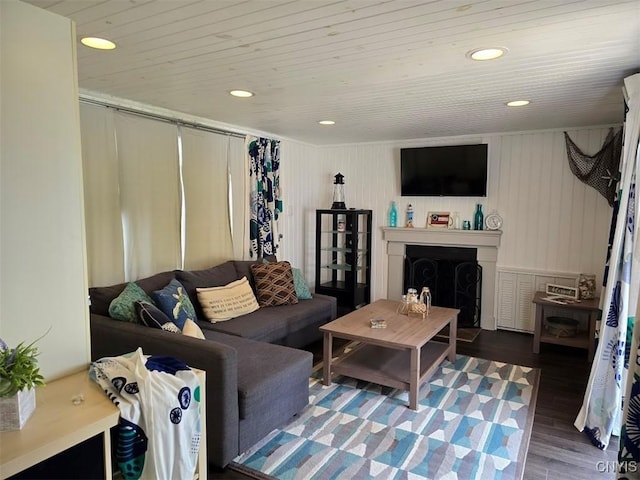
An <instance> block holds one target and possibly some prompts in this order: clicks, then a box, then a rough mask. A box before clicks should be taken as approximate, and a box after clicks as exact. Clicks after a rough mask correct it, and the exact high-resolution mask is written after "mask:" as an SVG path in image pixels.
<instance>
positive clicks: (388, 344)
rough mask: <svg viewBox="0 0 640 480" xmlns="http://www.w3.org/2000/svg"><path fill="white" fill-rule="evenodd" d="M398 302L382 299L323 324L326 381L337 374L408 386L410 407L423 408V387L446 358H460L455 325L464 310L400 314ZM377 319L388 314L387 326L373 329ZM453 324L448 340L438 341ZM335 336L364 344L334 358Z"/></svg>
mask: <svg viewBox="0 0 640 480" xmlns="http://www.w3.org/2000/svg"><path fill="white" fill-rule="evenodd" d="M398 303H399V302H395V301H392V300H377V301H376V302H374V303H372V304H369V305H365V306H364V307H362V308H360V309H358V310H355V311H353V312H351V313H349V314H347V315H345V316H343V317H340V318H338V319H337V320H334V321H333V322H330V323H327V324H326V325H323V326H322V327H320V330H321V331H322V332H324V358H323V360H324V363H323V370H322V373H323V383H324V384H325V385H331V375H332V374H342V375H346V376H348V377H353V378H358V379H360V380H365V381H367V382H373V383H377V384H380V385H386V386H389V387H393V388H402V389H404V390H409V407H410V408H411V409H413V410H417V409H418V390H419V388H420V385H421V383H422V382H424V381H425V380H426V379H427V378H429V377H430V376H431V374H432V373H433V371H434V370H435V369H436V367H437V366H438V365H439V364H440V362H442V361H443V360H444V359H445V358H446V357H448V358H449V361H451V362H454V361H455V359H456V327H457V324H458V313H460V310H458V309H454V308H444V307H431V310H430V312H429V315H428V316H427V317H425V318H424V319H422V318H420V317H409V316H407V315H401V314H399V313H396V309H397V308H398ZM372 318H384V319H385V320H386V322H387V328H379V329H378V328H371V326H370V323H369V321H370V320H371V319H372ZM447 325H448V326H449V332H450V336H449V343H448V344H447V343H441V342H436V341H433V340H432V339H433V337H435V336H436V335H437V334H438V333H439V332H440V331H441V330H442V329H443V328H444V327H446V326H447ZM333 337H336V338H343V339H347V340H355V341H358V342H359V345H357V346H356V347H355V348H353V349H352V350H351V351H350V352H348V353H347V354H345V355H343V356H342V357H340V358H338V359H337V360H335V361H332V358H331V357H332V347H333V346H332V343H333Z"/></svg>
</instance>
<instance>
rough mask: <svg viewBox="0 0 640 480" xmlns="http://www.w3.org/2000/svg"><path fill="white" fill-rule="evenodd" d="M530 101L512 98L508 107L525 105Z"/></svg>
mask: <svg viewBox="0 0 640 480" xmlns="http://www.w3.org/2000/svg"><path fill="white" fill-rule="evenodd" d="M530 103H531V102H530V101H529V100H512V101H511V102H507V107H524V106H525V105H529V104H530Z"/></svg>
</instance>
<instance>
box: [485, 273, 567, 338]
mask: <svg viewBox="0 0 640 480" xmlns="http://www.w3.org/2000/svg"><path fill="white" fill-rule="evenodd" d="M577 279H578V274H573V273H558V272H538V271H526V270H519V269H501V268H498V290H497V292H496V295H497V297H498V301H497V302H496V305H497V307H496V308H497V326H498V328H500V329H504V330H516V331H519V332H531V333H533V331H534V329H535V305H534V304H533V303H532V300H533V296H534V294H535V292H537V291H541V290H542V291H544V289H545V287H546V285H547V283H554V284H556V285H566V286H569V287H575V286H576V285H577ZM563 316H566V314H565V313H563Z"/></svg>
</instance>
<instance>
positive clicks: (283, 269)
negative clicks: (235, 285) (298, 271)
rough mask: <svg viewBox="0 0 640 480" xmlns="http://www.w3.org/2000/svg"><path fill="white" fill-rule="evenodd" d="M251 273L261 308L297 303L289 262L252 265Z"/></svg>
mask: <svg viewBox="0 0 640 480" xmlns="http://www.w3.org/2000/svg"><path fill="white" fill-rule="evenodd" d="M251 273H253V280H254V281H255V283H256V297H257V298H258V303H259V304H260V306H261V307H272V306H276V305H290V304H294V303H298V297H297V296H296V289H295V287H294V285H293V274H292V273H291V264H290V263H289V262H275V263H254V264H253V265H251Z"/></svg>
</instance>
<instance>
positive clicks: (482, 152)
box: [400, 143, 487, 197]
mask: <svg viewBox="0 0 640 480" xmlns="http://www.w3.org/2000/svg"><path fill="white" fill-rule="evenodd" d="M400 177H401V186H402V188H401V194H402V196H405V197H408V196H427V197H442V196H451V197H486V196H487V144H485V143H482V144H478V145H454V146H447V147H419V148H402V149H400Z"/></svg>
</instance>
